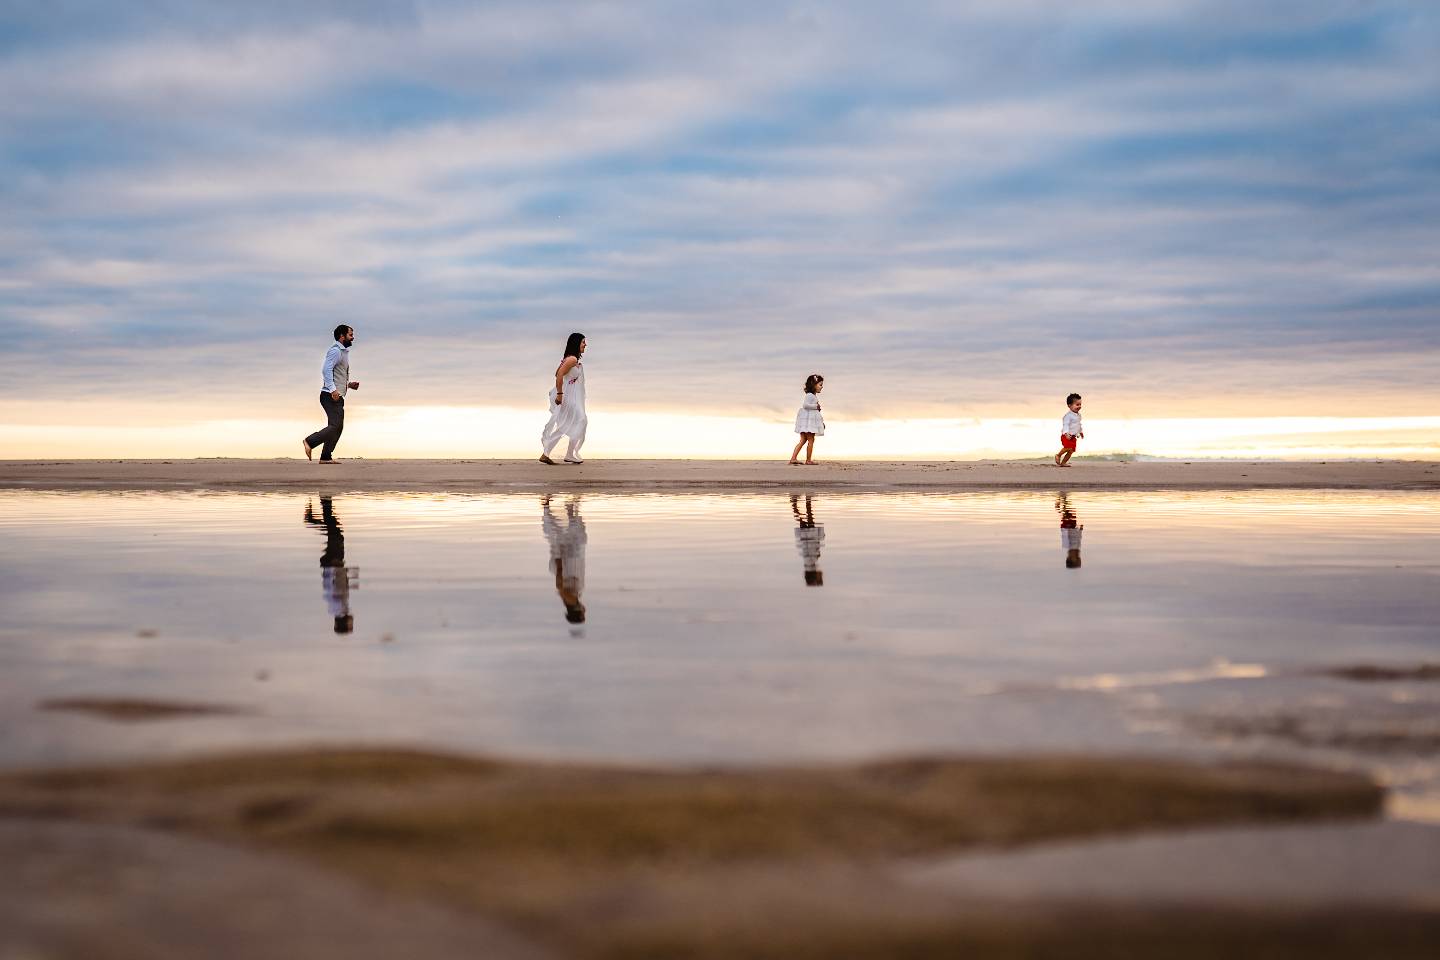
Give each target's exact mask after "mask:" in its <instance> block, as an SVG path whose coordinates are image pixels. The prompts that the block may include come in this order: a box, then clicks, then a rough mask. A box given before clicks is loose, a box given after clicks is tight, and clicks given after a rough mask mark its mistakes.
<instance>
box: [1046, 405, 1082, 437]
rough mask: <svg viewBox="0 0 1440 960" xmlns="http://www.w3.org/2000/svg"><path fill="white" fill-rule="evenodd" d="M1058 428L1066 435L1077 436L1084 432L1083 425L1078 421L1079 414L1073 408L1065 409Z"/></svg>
mask: <svg viewBox="0 0 1440 960" xmlns="http://www.w3.org/2000/svg"><path fill="white" fill-rule="evenodd" d="M1051 422H1052V423H1053V422H1054V421H1051ZM1060 429H1061V431H1062V432H1063V433H1064V434H1065V436H1067V437H1078V436H1080V434H1081V433H1083V432H1084V430H1085V427H1084V425H1083V424H1082V423H1081V422H1080V414H1078V413H1076V412H1075V411H1074V410H1066V411H1065V420H1064V421H1063V422H1062V423H1061V425H1060Z"/></svg>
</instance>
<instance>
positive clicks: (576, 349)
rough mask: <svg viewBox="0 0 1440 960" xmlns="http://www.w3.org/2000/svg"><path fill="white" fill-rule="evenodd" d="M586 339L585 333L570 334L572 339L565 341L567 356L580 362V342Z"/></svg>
mask: <svg viewBox="0 0 1440 960" xmlns="http://www.w3.org/2000/svg"><path fill="white" fill-rule="evenodd" d="M584 339H585V334H583V333H572V334H570V339H569V340H566V341H565V356H567V357H575V358H576V359H577V360H578V359H579V357H580V341H581V340H584Z"/></svg>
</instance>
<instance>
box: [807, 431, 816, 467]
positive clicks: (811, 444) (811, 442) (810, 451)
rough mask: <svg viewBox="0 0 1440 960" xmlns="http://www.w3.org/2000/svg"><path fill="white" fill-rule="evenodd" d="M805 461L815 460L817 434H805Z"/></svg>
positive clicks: (812, 461)
mask: <svg viewBox="0 0 1440 960" xmlns="http://www.w3.org/2000/svg"><path fill="white" fill-rule="evenodd" d="M805 462H806V463H814V462H815V434H813V433H807V434H805Z"/></svg>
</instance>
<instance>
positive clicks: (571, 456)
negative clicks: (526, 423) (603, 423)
mask: <svg viewBox="0 0 1440 960" xmlns="http://www.w3.org/2000/svg"><path fill="white" fill-rule="evenodd" d="M585 347H586V342H585V335H584V334H583V333H572V334H570V339H569V340H567V341H566V342H565V357H564V359H562V360H561V361H560V366H559V367H557V368H556V369H555V386H554V388H553V389H552V390H551V391H550V422H549V423H547V424H545V429H544V430H542V431H540V462H541V463H548V464H551V465H552V466H553V465H554V463H555V461H554V460H551V459H550V451H551V450H553V449H555V444H557V443H559V442H560V438H561V437H565V436H568V437H569V438H570V446H569V447H567V448H566V449H565V462H566V463H584V462H585V461H584V460H582V459H581V458H580V448H581V447H582V446H583V445H584V444H585V427H586V426H587V425H588V424H589V422H590V418H589V417H588V416H587V415H586V413H585V365H584V364H583V363H581V362H580V357H581V355H582V354H584V353H585Z"/></svg>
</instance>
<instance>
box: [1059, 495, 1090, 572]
mask: <svg viewBox="0 0 1440 960" xmlns="http://www.w3.org/2000/svg"><path fill="white" fill-rule="evenodd" d="M1055 512H1056V513H1058V514H1060V549H1061V550H1064V551H1065V569H1067V570H1075V569H1077V568H1079V566H1080V536H1081V534H1083V533H1084V532H1085V526H1084V524H1082V523H1081V522H1080V518H1079V517H1078V516H1076V514H1075V511H1074V510H1072V509H1071V508H1070V495H1069V494H1068V493H1061V494H1057V495H1056V497H1055Z"/></svg>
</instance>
